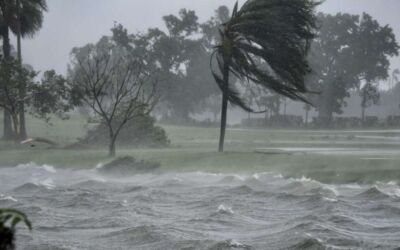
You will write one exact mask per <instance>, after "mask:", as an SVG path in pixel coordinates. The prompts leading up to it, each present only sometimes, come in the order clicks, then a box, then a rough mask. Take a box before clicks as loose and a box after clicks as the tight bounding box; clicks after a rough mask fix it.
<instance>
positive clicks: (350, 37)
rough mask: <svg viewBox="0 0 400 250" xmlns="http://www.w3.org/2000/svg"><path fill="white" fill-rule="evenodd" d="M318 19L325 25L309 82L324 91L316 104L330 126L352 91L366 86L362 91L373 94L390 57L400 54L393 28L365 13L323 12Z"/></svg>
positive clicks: (314, 49) (314, 48)
mask: <svg viewBox="0 0 400 250" xmlns="http://www.w3.org/2000/svg"><path fill="white" fill-rule="evenodd" d="M318 19H319V22H320V26H321V28H320V30H319V32H318V36H317V38H316V39H315V40H314V42H313V44H312V50H311V53H310V61H311V65H312V68H313V69H314V72H313V76H311V77H310V78H309V83H310V86H314V88H317V89H319V90H320V91H321V95H319V96H317V97H316V98H315V100H314V103H315V106H316V108H317V111H318V112H319V118H320V122H321V125H322V126H325V127H327V126H329V124H331V121H332V117H333V114H334V113H337V114H341V113H342V108H343V107H344V106H345V105H346V102H345V98H347V97H349V91H351V90H355V89H358V90H361V86H363V85H365V86H366V89H365V91H361V92H360V94H361V95H362V94H368V93H371V91H370V90H372V88H373V86H374V84H373V82H378V81H379V80H382V79H386V78H387V75H388V73H387V70H388V67H389V60H388V56H393V55H396V54H397V50H398V45H397V43H396V40H395V37H394V34H393V31H392V29H391V28H390V27H388V26H385V27H381V26H379V23H378V22H376V21H375V20H373V19H372V18H371V17H370V16H369V15H367V14H365V13H364V14H363V16H362V17H360V16H358V15H350V14H341V13H339V14H336V15H325V14H319V16H318ZM363 83H364V84H363ZM371 97H372V96H371ZM374 98H376V97H374ZM362 99H363V100H364V101H363V102H364V104H362V106H365V104H367V103H369V101H368V100H369V99H370V98H369V96H365V97H363V98H362ZM367 106H368V105H367ZM364 108H366V107H363V109H364ZM362 113H363V114H364V113H365V112H364V111H363V112H362Z"/></svg>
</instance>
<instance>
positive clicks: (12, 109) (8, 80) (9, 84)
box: [0, 59, 36, 139]
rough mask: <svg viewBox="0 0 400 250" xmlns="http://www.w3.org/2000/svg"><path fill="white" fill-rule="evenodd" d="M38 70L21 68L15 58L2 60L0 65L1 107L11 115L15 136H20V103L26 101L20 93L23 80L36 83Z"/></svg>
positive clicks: (15, 137) (30, 83)
mask: <svg viewBox="0 0 400 250" xmlns="http://www.w3.org/2000/svg"><path fill="white" fill-rule="evenodd" d="M35 77H36V72H33V71H31V70H29V69H27V68H21V67H20V65H19V63H18V62H17V61H15V60H13V59H8V60H6V59H4V60H1V65H0V85H1V88H0V107H2V108H3V109H4V110H5V111H7V113H8V114H9V115H10V117H11V121H12V122H11V124H12V133H13V135H14V136H13V138H12V139H17V138H19V133H20V131H19V113H20V111H21V110H20V108H19V107H20V104H21V102H25V99H21V98H20V95H19V86H20V84H21V82H24V83H27V84H29V85H33V84H34V78H35Z"/></svg>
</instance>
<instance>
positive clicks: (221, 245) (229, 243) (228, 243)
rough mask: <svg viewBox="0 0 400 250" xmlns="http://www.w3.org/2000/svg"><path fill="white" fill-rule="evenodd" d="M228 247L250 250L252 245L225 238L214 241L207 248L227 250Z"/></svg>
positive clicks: (210, 249)
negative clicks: (214, 242)
mask: <svg viewBox="0 0 400 250" xmlns="http://www.w3.org/2000/svg"><path fill="white" fill-rule="evenodd" d="M229 249H242V250H252V249H254V248H253V247H252V246H249V245H245V244H242V243H240V242H238V241H236V240H226V241H221V242H218V243H216V244H215V245H213V246H211V247H209V248H208V249H207V250H229Z"/></svg>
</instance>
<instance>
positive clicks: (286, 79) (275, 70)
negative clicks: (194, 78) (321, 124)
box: [213, 0, 319, 111]
mask: <svg viewBox="0 0 400 250" xmlns="http://www.w3.org/2000/svg"><path fill="white" fill-rule="evenodd" d="M318 4H319V3H318V2H315V1H314V0H248V1H247V2H246V3H245V4H244V5H243V6H242V7H241V8H240V10H239V9H238V4H236V5H235V8H234V10H233V12H232V17H231V19H230V20H229V21H228V22H227V23H225V24H224V27H223V29H222V30H221V43H220V44H219V46H217V47H216V55H215V56H214V60H216V61H217V63H218V69H219V71H220V72H219V74H217V73H216V72H213V75H214V78H216V82H217V84H218V85H220V84H221V80H222V78H221V77H220V76H221V75H223V69H224V67H223V65H225V64H228V65H229V72H230V73H231V74H232V75H234V76H235V77H237V78H239V79H240V80H242V81H243V80H246V81H252V82H254V83H255V84H257V85H259V86H261V87H264V88H267V89H269V90H272V91H274V92H276V93H278V94H280V95H283V96H286V97H289V98H291V99H294V100H300V101H304V102H307V100H306V98H305V97H304V96H303V95H304V94H305V93H307V89H306V86H305V83H304V81H305V76H306V75H307V74H308V73H309V72H310V67H309V64H308V62H307V60H306V57H307V54H308V51H309V49H310V42H311V40H312V39H313V38H314V37H315V30H316V28H317V27H316V21H315V12H314V10H315V7H316V6H317V5H318ZM228 95H229V98H228V99H229V101H230V102H231V103H233V104H237V105H239V106H240V107H242V106H244V107H246V110H247V111H249V110H251V108H250V107H248V105H246V104H245V102H244V101H243V99H242V98H241V97H240V94H239V93H238V91H230V92H229V93H228ZM230 95H233V96H230Z"/></svg>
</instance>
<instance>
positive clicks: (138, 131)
mask: <svg viewBox="0 0 400 250" xmlns="http://www.w3.org/2000/svg"><path fill="white" fill-rule="evenodd" d="M108 143H109V137H108V128H107V126H106V125H105V124H104V123H100V124H99V125H97V126H95V127H94V128H92V129H90V130H89V131H88V132H87V134H86V136H85V137H84V138H81V139H79V141H78V143H76V144H74V145H72V146H71V147H73V148H76V147H90V146H107V145H108ZM169 144H170V141H169V140H168V137H167V134H166V133H165V131H164V129H162V128H161V127H158V126H155V120H154V119H153V118H152V117H150V116H144V117H140V118H138V119H134V120H131V121H129V122H128V123H127V124H126V125H125V126H124V127H123V129H122V130H121V132H120V134H119V136H118V138H117V145H118V146H136V147H140V146H143V147H166V146H168V145H169Z"/></svg>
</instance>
